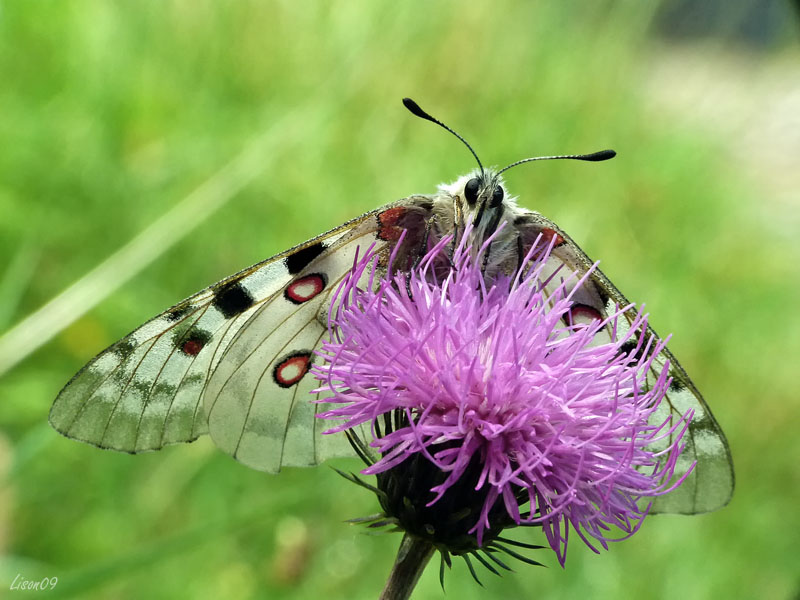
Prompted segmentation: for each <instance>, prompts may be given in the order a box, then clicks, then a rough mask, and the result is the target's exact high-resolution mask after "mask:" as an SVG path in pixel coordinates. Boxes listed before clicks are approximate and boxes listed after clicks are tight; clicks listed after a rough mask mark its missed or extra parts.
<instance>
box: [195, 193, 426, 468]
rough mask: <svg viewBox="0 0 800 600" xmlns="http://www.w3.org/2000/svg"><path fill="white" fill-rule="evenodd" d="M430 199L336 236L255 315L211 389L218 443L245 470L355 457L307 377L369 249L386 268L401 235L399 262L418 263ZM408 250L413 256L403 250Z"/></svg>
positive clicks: (208, 398) (386, 210) (386, 211)
mask: <svg viewBox="0 0 800 600" xmlns="http://www.w3.org/2000/svg"><path fill="white" fill-rule="evenodd" d="M428 204H429V199H427V198H425V197H413V198H409V199H406V200H403V201H401V202H399V203H396V204H393V205H388V206H385V207H383V208H381V209H379V210H378V211H375V212H374V213H372V214H371V216H370V218H369V219H365V220H363V221H361V222H359V223H358V224H356V225H355V226H354V227H352V228H351V229H349V230H348V231H347V232H346V234H344V235H341V236H338V237H337V238H336V239H335V240H333V241H332V242H331V243H330V245H329V246H328V247H326V249H325V250H324V251H323V252H319V253H316V254H314V255H313V256H312V255H309V256H307V258H308V260H304V261H297V262H296V264H295V268H294V269H293V271H294V272H293V273H292V276H291V278H290V279H289V281H288V282H287V283H286V284H285V285H284V286H283V288H282V289H281V290H280V292H279V293H277V294H274V295H272V296H271V297H270V298H269V299H268V300H267V301H266V302H264V303H262V304H261V305H260V306H259V307H258V308H257V309H256V310H254V311H253V312H252V313H250V314H249V315H248V318H247V322H246V323H245V325H244V326H243V327H241V328H240V329H239V330H238V332H237V333H236V335H235V336H234V337H233V339H232V340H231V342H230V344H228V345H227V346H226V348H225V351H224V353H223V355H222V358H221V360H220V362H219V365H218V366H217V368H216V370H215V371H214V373H213V374H212V376H211V379H210V380H209V382H208V386H207V388H206V391H205V395H204V400H203V406H204V410H205V412H206V414H207V415H208V426H209V432H210V434H211V438H212V439H213V440H214V443H215V444H216V445H217V446H219V447H220V448H221V449H223V450H224V451H225V452H227V453H229V454H230V455H231V456H233V457H234V458H235V459H236V460H238V461H239V462H241V463H244V464H245V465H247V466H249V467H252V468H254V469H258V470H261V471H267V472H273V473H274V472H277V471H279V470H280V468H281V467H284V466H310V465H315V464H318V463H320V462H322V461H323V460H325V459H327V458H331V457H334V456H352V455H353V450H352V449H351V447H350V445H349V444H348V442H347V439H346V437H345V436H343V435H327V436H326V435H322V432H323V431H324V430H326V429H330V428H331V427H332V426H333V424H332V423H330V422H325V421H323V420H320V419H317V418H316V414H317V413H318V412H321V411H323V410H325V405H324V404H319V403H313V402H312V400H319V399H320V395H319V394H315V395H312V394H311V391H312V390H313V389H314V388H316V387H317V386H318V385H319V383H318V382H317V381H316V380H315V379H314V377H313V376H311V375H310V374H308V370H309V368H310V366H311V364H312V362H313V360H314V358H315V355H314V351H315V350H317V349H318V348H319V346H320V344H321V342H322V339H323V337H324V336H325V335H326V326H327V315H328V311H329V309H330V304H331V300H332V296H333V294H334V292H335V290H336V289H337V287H338V286H339V284H340V283H341V282H342V280H343V279H344V277H345V276H346V274H347V273H348V272H349V271H350V269H351V268H352V267H353V264H354V262H355V260H356V258H357V257H359V256H364V254H365V252H367V250H368V249H369V248H370V247H373V249H374V251H375V252H377V253H380V254H381V255H382V256H383V257H384V258H385V257H386V255H387V254H388V253H389V252H390V251H391V250H392V249H393V248H394V245H395V244H396V242H397V240H398V238H399V236H400V233H401V232H402V231H403V230H404V229H405V230H407V233H406V235H405V239H404V242H403V248H401V249H399V250H400V252H399V254H400V255H410V254H413V252H414V249H415V247H416V246H415V244H416V243H418V241H419V237H420V233H421V232H422V230H423V229H424V223H425V219H426V218H427V215H428V210H429V209H428V208H426V207H427V205H428ZM404 249H405V250H404Z"/></svg>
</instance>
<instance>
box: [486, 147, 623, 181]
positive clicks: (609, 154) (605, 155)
mask: <svg viewBox="0 0 800 600" xmlns="http://www.w3.org/2000/svg"><path fill="white" fill-rule="evenodd" d="M616 155H617V153H616V152H614V151H613V150H600V151H599V152H592V153H591V154H564V155H562V156H534V157H532V158H523V159H522V160H518V161H517V162H515V163H511V164H510V165H508V166H507V167H503V168H502V169H500V170H499V171H498V172H497V174H498V175H500V173H502V172H503V171H508V170H509V169H510V168H511V167H516V166H517V165H521V164H522V163H526V162H533V161H534V160H557V159H560V158H568V159H570V160H587V161H589V162H600V161H601V160H608V159H610V158H614V157H615V156H616Z"/></svg>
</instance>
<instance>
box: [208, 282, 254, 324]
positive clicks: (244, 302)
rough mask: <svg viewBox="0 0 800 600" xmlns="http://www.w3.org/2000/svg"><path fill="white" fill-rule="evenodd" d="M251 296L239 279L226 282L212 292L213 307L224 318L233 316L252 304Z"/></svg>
mask: <svg viewBox="0 0 800 600" xmlns="http://www.w3.org/2000/svg"><path fill="white" fill-rule="evenodd" d="M254 302H255V300H253V297H252V296H251V295H250V293H249V292H248V291H247V290H246V289H244V287H243V286H242V284H241V283H240V282H239V281H234V282H231V283H229V284H226V285H224V286H222V287H221V288H219V289H218V290H216V291H215V292H214V302H213V303H212V304H213V306H214V308H216V309H217V310H219V312H221V313H222V315H223V316H224V317H225V318H226V319H230V318H231V317H235V316H236V315H238V314H241V313H243V312H244V311H246V310H247V309H248V308H250V307H251V306H253V303H254Z"/></svg>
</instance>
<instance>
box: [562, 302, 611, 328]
mask: <svg viewBox="0 0 800 600" xmlns="http://www.w3.org/2000/svg"><path fill="white" fill-rule="evenodd" d="M602 318H603V315H601V314H600V311H599V310H597V309H596V308H595V307H593V306H589V305H588V304H573V305H572V306H571V307H570V309H569V311H568V312H567V314H565V315H564V320H565V321H566V323H567V325H572V324H574V323H575V322H576V321H577V320H578V319H580V320H581V321H585V320H586V319H593V320H596V321H599V320H601V319H602Z"/></svg>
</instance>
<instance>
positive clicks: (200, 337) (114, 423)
mask: <svg viewBox="0 0 800 600" xmlns="http://www.w3.org/2000/svg"><path fill="white" fill-rule="evenodd" d="M427 204H429V199H427V198H425V197H413V198H409V199H406V200H401V201H399V202H397V203H394V204H390V205H387V206H384V207H382V208H379V209H377V210H375V211H372V212H369V213H366V214H364V215H362V216H361V217H358V218H357V219H354V220H352V221H350V222H348V223H345V224H344V225H342V226H340V227H338V228H336V229H333V230H331V231H329V232H327V233H324V234H322V235H320V236H318V237H316V238H313V239H312V240H309V241H308V242H305V243H304V244H300V245H299V246H296V247H295V248H292V249H290V250H288V251H286V252H283V253H281V254H278V255H276V256H274V257H272V258H270V259H267V260H265V261H263V262H261V263H258V264H256V265H254V266H252V267H250V268H248V269H245V270H243V271H241V272H239V273H237V274H235V275H232V276H231V277H228V278H226V279H224V280H223V281H221V282H219V283H217V284H215V285H213V286H211V287H209V288H207V289H205V290H203V291H201V292H199V293H197V294H195V295H194V296H191V297H190V298H188V299H186V300H184V301H183V302H181V303H179V304H177V305H176V306H174V307H172V308H170V309H169V310H167V311H166V312H164V313H162V314H161V315H159V316H157V317H155V318H154V319H152V320H150V321H148V322H147V323H145V324H144V325H142V326H141V327H139V328H138V329H136V330H135V331H133V332H132V333H130V334H129V335H127V336H126V337H125V338H123V339H122V340H120V341H119V342H117V343H115V344H113V345H112V346H110V347H109V348H107V349H106V350H105V351H103V352H101V353H100V354H99V355H98V356H97V357H95V358H94V359H93V360H92V361H90V362H89V363H88V364H87V365H86V366H85V367H84V368H83V369H81V371H80V372H78V374H77V375H75V377H73V378H72V380H71V381H70V382H69V383H67V385H66V386H65V387H64V389H62V390H61V392H60V393H59V395H58V397H57V398H56V400H55V402H54V404H53V407H52V409H51V411H50V423H51V424H52V426H53V427H54V428H55V429H56V430H57V431H59V432H60V433H62V434H63V435H65V436H67V437H70V438H73V439H76V440H80V441H83V442H87V443H90V444H93V445H95V446H99V447H102V448H110V449H114V450H120V451H124V452H131V453H137V452H144V451H149V450H157V449H159V448H162V447H163V446H166V445H168V444H175V443H179V442H190V441H192V440H194V439H196V438H197V437H199V436H200V435H202V434H204V433H207V432H208V430H209V426H208V414H209V411H213V417H214V418H213V421H212V422H213V427H212V438H213V439H214V441H215V442H216V443H217V444H218V445H219V446H220V447H221V448H222V449H223V450H225V451H227V452H229V453H230V454H232V455H233V456H234V457H236V458H237V459H239V460H241V461H242V462H244V463H245V464H248V465H250V466H254V467H255V468H260V469H262V470H266V471H277V470H278V469H279V467H280V466H281V465H306V464H316V463H317V462H319V461H321V460H324V459H325V458H327V457H329V456H335V455H343V454H344V455H347V454H351V453H352V451H351V449H350V447H349V445H348V444H347V443H346V438H344V436H322V435H320V434H321V431H322V430H323V429H326V428H329V427H330V425H329V424H325V423H322V422H320V420H319V419H316V418H314V415H315V413H316V411H317V410H319V407H318V405H315V404H312V403H310V402H309V401H310V400H311V399H312V396H311V394H310V393H309V392H310V390H312V389H313V388H314V387H315V384H314V380H313V378H312V377H310V376H308V377H305V376H304V375H305V374H306V369H305V366H307V364H306V365H304V363H303V360H304V359H301V357H308V358H309V359H310V357H311V356H312V353H313V350H314V349H316V348H317V346H318V344H319V342H320V340H321V337H322V335H323V334H324V331H325V328H324V325H323V323H322V322H321V321H320V320H319V319H318V318H317V317H318V315H319V314H320V312H321V310H323V306H324V303H325V302H326V301H328V300H329V298H330V292H331V291H332V290H333V289H335V287H334V286H335V285H336V282H337V281H338V280H340V279H341V277H342V276H343V275H344V273H346V272H347V271H348V270H349V268H350V267H351V266H352V263H353V259H354V256H355V252H356V249H357V248H358V247H361V248H362V249H361V252H362V253H363V252H365V251H366V249H367V247H368V246H370V244H372V243H373V242H375V243H376V246H377V248H379V249H380V248H388V247H391V246H393V245H394V244H395V243H396V241H397V238H398V237H399V233H400V231H401V230H402V228H403V227H404V226H405V227H416V228H417V229H419V228H420V226H421V225H422V224H423V223H424V220H423V219H424V218H425V216H426V210H427V209H425V208H420V207H419V206H418V205H427ZM412 237H413V236H412ZM407 239H408V238H407ZM229 346H233V348H232V351H231V352H227V349H228V348H229ZM217 370H218V371H219V373H216V371H217ZM212 374H213V375H214V376H213V382H214V383H213V385H211V393H206V398H209V399H210V400H207V401H206V402H205V403H203V402H202V398H203V396H204V393H205V392H206V390H207V388H208V387H209V385H210V380H211V379H212ZM276 378H277V379H276ZM279 381H282V383H283V384H285V385H280V384H279V383H278V382H279ZM245 409H246V411H245V412H242V411H243V410H245ZM276 423H279V425H275V424H276ZM271 436H275V438H274V439H272V438H271ZM240 438H241V442H242V443H240ZM234 440H235V442H234ZM262 452H263V454H262Z"/></svg>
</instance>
